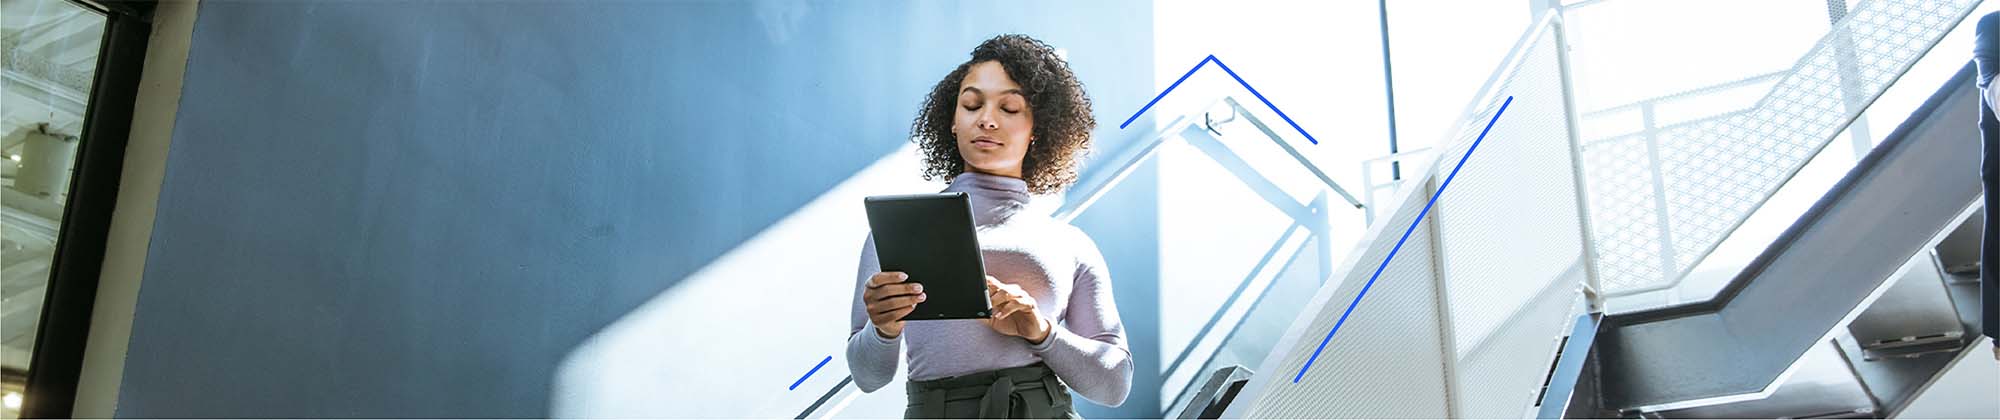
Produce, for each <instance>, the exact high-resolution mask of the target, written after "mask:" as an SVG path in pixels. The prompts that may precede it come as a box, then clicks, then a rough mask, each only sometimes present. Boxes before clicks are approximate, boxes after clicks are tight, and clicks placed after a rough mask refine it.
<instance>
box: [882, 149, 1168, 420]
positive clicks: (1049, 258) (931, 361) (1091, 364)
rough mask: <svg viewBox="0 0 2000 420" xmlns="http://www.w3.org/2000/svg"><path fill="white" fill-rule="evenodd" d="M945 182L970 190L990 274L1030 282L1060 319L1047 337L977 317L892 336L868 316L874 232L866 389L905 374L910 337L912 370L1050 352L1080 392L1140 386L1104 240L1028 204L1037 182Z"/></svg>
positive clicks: (1099, 396)
mask: <svg viewBox="0 0 2000 420" xmlns="http://www.w3.org/2000/svg"><path fill="white" fill-rule="evenodd" d="M945 191H963V192H965V193H966V195H967V196H969V197H970V199H971V200H970V201H971V203H972V216H973V223H974V225H976V226H977V230H978V236H979V246H980V248H981V249H982V254H983V256H984V257H985V260H986V274H987V275H990V276H993V277H995V278H999V279H1000V281H1001V282H1005V283H1011V284H1016V285H1020V286H1021V288H1022V289H1025V290H1027V292H1028V294H1029V295H1031V296H1033V297H1034V298H1035V304H1036V306H1037V308H1036V312H1040V313H1041V316H1043V317H1045V318H1047V319H1048V320H1049V321H1051V322H1052V323H1053V324H1055V325H1056V327H1055V329H1054V330H1053V331H1051V332H1050V333H1049V337H1048V339H1046V340H1043V341H1042V343H1041V344H1040V345H1034V344H1029V343H1028V340H1027V339H1024V338H1020V337H1012V336H1006V335H1001V334H1000V333H998V332H994V331H993V329H992V328H991V327H987V326H986V325H985V324H982V323H980V322H979V320H973V319H958V320H927V321H905V322H904V323H903V334H902V335H900V336H897V337H896V338H895V339H885V338H882V336H881V334H878V333H877V332H876V330H875V325H874V323H873V322H871V321H869V319H868V311H867V309H866V307H865V306H864V305H863V303H862V301H861V291H862V290H864V289H865V288H866V287H867V284H868V278H869V277H871V276H873V275H875V273H877V272H879V271H881V265H880V262H879V261H877V260H876V257H875V240H874V238H873V237H872V236H871V237H870V238H869V239H868V240H867V242H866V243H864V244H863V245H862V249H861V269H860V270H859V271H858V272H857V273H856V275H855V277H856V281H855V288H854V309H853V313H852V317H851V318H850V320H851V321H852V322H851V323H850V325H851V326H852V328H851V329H850V333H851V335H849V336H848V338H847V368H848V370H849V371H851V372H852V373H853V375H854V383H855V385H858V386H860V387H861V390H862V391H863V392H874V391H875V390H876V389H879V388H881V387H882V385H885V384H888V383H889V380H890V379H893V378H895V376H896V364H897V357H896V356H897V354H898V353H899V352H900V350H901V349H902V347H903V346H905V345H908V347H909V359H910V379H911V380H917V381H922V380H930V379H938V378H943V377H949V376H958V375H964V374H968V373H974V372H979V371H986V370H993V369H1002V368H1010V367H1016V366H1024V365H1028V364H1031V363H1034V362H1036V361H1043V362H1047V363H1048V365H1049V368H1050V369H1052V370H1054V371H1055V373H1056V376H1057V377H1059V378H1062V382H1063V383H1064V384H1067V385H1069V387H1070V388H1072V389H1074V390H1075V391H1076V393H1077V394H1080V395H1082V396H1083V397H1084V398H1087V399H1089V400H1091V401H1095V402H1097V403H1099V404H1104V405H1107V406H1117V405H1120V404H1124V402H1125V396H1126V395H1128V394H1129V393H1130V391H1131V390H1132V351H1131V350H1130V349H1129V348H1127V347H1126V345H1125V327H1124V325H1123V324H1121V323H1120V322H1119V320H1118V308H1117V307H1116V305H1115V304H1114V303H1113V302H1112V298H1111V276H1110V273H1109V272H1107V271H1106V269H1105V266H1104V257H1103V256H1102V255H1101V254H1099V253H1098V251H1097V245H1096V244H1095V243H1093V242H1091V240H1090V237H1089V236H1086V235H1084V233H1083V231H1081V230H1078V229H1077V228H1076V227H1075V226H1070V225H1069V224H1066V223H1061V222H1057V221H1056V220H1055V219H1053V218H1050V217H1049V215H1047V214H1035V212H1034V211H1033V210H1030V209H1029V208H1028V205H1027V204H1028V200H1029V195H1028V183H1027V181H1023V180H1021V179H1019V178H1009V177H1004V176H997V175H986V174H978V173H972V172H967V173H965V174H962V175H959V176H958V177H956V178H953V179H952V180H951V185H950V186H948V187H946V188H945Z"/></svg>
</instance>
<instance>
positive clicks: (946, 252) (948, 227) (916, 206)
mask: <svg viewBox="0 0 2000 420" xmlns="http://www.w3.org/2000/svg"><path fill="white" fill-rule="evenodd" d="M864 204H865V205H866V207H867V209H868V227H869V228H870V229H871V230H872V232H871V233H870V234H871V235H873V236H874V238H875V256H876V258H878V259H879V260H880V262H881V264H882V271H885V272H887V271H901V272H903V273H905V274H909V276H910V279H909V281H912V282H917V283H922V284H923V285H924V295H925V300H924V301H923V302H919V303H917V307H916V310H914V311H911V312H910V314H909V315H906V316H904V317H903V320H905V321H909V320H926V319H977V318H986V317H987V314H988V310H989V309H990V308H991V302H988V301H987V296H986V265H985V262H984V260H983V259H982V257H981V256H980V254H979V238H978V235H977V232H976V231H975V230H974V228H973V225H972V206H971V204H970V202H969V201H968V199H967V197H966V195H965V193H963V192H946V193H937V194H911V195H887V196H873V197H868V198H867V199H866V200H864Z"/></svg>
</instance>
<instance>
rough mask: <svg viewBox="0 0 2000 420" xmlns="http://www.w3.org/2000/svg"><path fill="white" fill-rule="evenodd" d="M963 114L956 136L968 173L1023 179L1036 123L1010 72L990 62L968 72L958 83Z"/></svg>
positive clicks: (954, 125)
mask: <svg viewBox="0 0 2000 420" xmlns="http://www.w3.org/2000/svg"><path fill="white" fill-rule="evenodd" d="M957 109H958V111H957V112H956V113H955V116H954V117H953V118H952V122H951V132H952V134H953V135H954V136H956V137H958V154H959V157H962V158H964V159H965V165H966V170H968V171H974V172H980V173H986V174H992V175H1001V176H1010V177H1015V178H1020V177H1021V162H1022V160H1023V159H1025V158H1026V157H1027V156H1028V142H1029V141H1031V140H1033V139H1032V138H1030V134H1029V133H1033V132H1034V130H1035V118H1034V116H1033V115H1034V114H1032V113H1030V112H1028V98H1027V97H1026V96H1022V95H1021V85H1019V84H1016V83H1014V78H1012V77H1008V76H1007V70H1006V68H1004V67H1001V66H1000V62H998V61H987V62H982V63H976V64H973V65H972V68H970V69H967V70H966V72H965V80H963V81H960V82H959V84H958V108H957Z"/></svg>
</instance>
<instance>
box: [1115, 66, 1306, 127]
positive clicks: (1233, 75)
mask: <svg viewBox="0 0 2000 420" xmlns="http://www.w3.org/2000/svg"><path fill="white" fill-rule="evenodd" d="M1211 61H1213V62H1215V66H1216V67H1221V68H1222V71H1223V72H1225V73H1229V78H1231V79H1236V84H1240V85H1243V89H1246V90H1249V91H1250V94H1251V95H1255V96H1256V97H1257V100H1258V101H1260V102H1263V103H1264V106H1267V107H1270V108H1271V111H1272V112H1276V113H1278V118H1283V119H1285V123H1286V124H1291V125H1292V129H1293V130H1299V134H1302V135H1305V136H1306V140H1308V141H1311V142H1312V143H1313V144H1319V139H1318V138H1314V137H1313V135H1312V133H1307V132H1306V129H1304V128H1300V127H1299V123H1297V122H1294V121H1292V117H1291V116H1290V115H1285V111H1282V110H1279V109H1278V106H1277V105H1272V104H1271V100H1270V99H1265V98H1264V94H1263V93H1261V92H1258V91H1257V88H1254V87H1250V82H1245V81H1243V77H1242V76H1237V75H1236V71H1235V70H1230V69H1229V65H1227V64H1222V60H1221V59H1218V58H1215V55H1214V54H1210V55H1209V56H1208V57H1207V58H1203V59H1201V62H1199V63H1195V64H1194V68H1191V69H1188V71H1187V73H1186V74H1182V75H1181V78H1180V79H1177V80H1174V84H1171V85H1167V90H1163V91H1160V94H1159V95H1158V96H1154V97H1153V100H1152V101H1151V102H1146V106H1143V107H1140V108H1139V112H1134V113H1132V117H1131V118H1126V119H1125V122H1124V123H1122V124H1118V128H1121V129H1122V128H1125V126H1128V125H1132V121H1133V120H1137V119H1139V115H1141V114H1145V113H1146V110H1149V109H1153V104H1157V103H1160V98H1165V97H1167V93H1168V92H1173V91H1174V88H1177V87H1180V86H1181V82H1185V81H1187V79H1188V76H1193V75H1194V72H1195V70H1201V66H1204V65H1208V63H1209V62H1211Z"/></svg>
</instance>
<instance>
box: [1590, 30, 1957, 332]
mask: <svg viewBox="0 0 2000 420" xmlns="http://www.w3.org/2000/svg"><path fill="white" fill-rule="evenodd" d="M1977 3H1978V1H1977V0H1878V1H1872V2H1865V3H1863V4H1862V5H1861V6H1860V8H1859V9H1858V10H1855V11H1854V12H1853V13H1852V14H1849V15H1848V17H1847V19H1845V20H1843V21H1841V23H1840V24H1839V25H1837V26H1835V27H1834V28H1833V31H1832V32H1831V33H1829V34H1828V35H1827V36H1826V37H1824V38H1822V39H1821V40H1820V43H1819V44H1818V45H1817V46H1815V47H1814V48H1813V49H1812V51H1811V52H1809V53H1807V54H1806V56H1805V57H1804V58H1803V59H1801V60H1799V62H1798V64H1797V65H1796V66H1794V67H1793V69H1792V71H1791V72H1790V74H1787V75H1786V76H1784V77H1783V78H1781V79H1780V80H1779V81H1778V82H1777V83H1776V85H1775V86H1773V87H1772V89H1771V92H1770V93H1769V94H1768V95H1766V96H1765V97H1764V98H1763V99H1762V100H1761V101H1759V103H1758V105H1757V106H1756V107H1755V108H1752V109H1751V110H1749V111H1748V112H1744V113H1740V114H1735V115H1730V116H1727V117H1724V118H1717V119H1712V120H1708V121H1703V122H1701V123H1698V124H1692V125H1686V126H1681V127H1675V128H1669V129H1665V130H1662V131H1660V132H1659V133H1658V135H1657V138H1656V141H1657V144H1656V145H1652V146H1653V147H1657V151H1656V154H1655V153H1647V152H1646V151H1647V149H1646V148H1647V147H1648V146H1649V145H1648V144H1646V143H1645V140H1644V139H1643V138H1633V139H1627V140H1617V141H1606V142H1594V143H1591V144H1587V145H1586V146H1585V147H1584V153H1585V154H1586V155H1587V156H1588V157H1587V158H1586V161H1588V162H1589V167H1588V172H1589V177H1590V184H1591V185H1592V186H1591V193H1592V195H1591V196H1590V205H1591V223H1592V226H1593V228H1595V229H1596V232H1595V233H1596V246H1597V250H1598V251H1597V254H1598V257H1599V260H1598V264H1599V265H1598V274H1599V276H1600V281H1601V282H1602V284H1603V287H1604V288H1605V291H1606V292H1607V294H1613V295H1617V294H1630V293H1635V292H1641V291H1646V290H1653V289H1658V288H1662V287H1668V286H1671V285H1673V284H1674V283H1676V282H1677V281H1678V280H1679V279H1680V278H1681V277H1682V276H1683V275H1684V274H1685V273H1686V272H1687V271H1689V270H1690V269H1692V268H1693V266H1694V265H1695V264H1696V263H1698V262H1699V261H1700V260H1701V258H1703V257H1705V256H1707V255H1708V253H1709V252H1711V251H1713V250H1714V248H1715V246H1716V245H1717V244H1719V243H1720V242H1721V241H1722V240H1723V239H1724V238H1725V237H1727V236H1728V235H1729V233H1731V232H1733V231H1734V230H1735V229H1736V227H1737V226H1738V225H1740V224H1741V223H1742V222H1743V220H1745V219H1746V218H1747V217H1749V215H1750V213H1751V212H1752V211H1753V210H1756V208H1757V207H1758V206H1759V205H1761V204H1762V203H1763V201H1764V200H1765V199H1767V198H1769V197H1770V195H1771V194H1772V193H1773V192H1775V191H1776V190H1777V188H1778V187H1779V186H1780V185H1782V184H1783V183H1784V182H1785V181H1786V180H1788V179H1790V177H1791V176H1792V174H1793V173H1795V172H1797V171H1798V169H1799V168H1800V167H1802V166H1804V165H1805V163H1806V161H1807V160H1808V159H1810V158H1811V157H1812V156H1813V154H1815V153H1818V151H1819V150H1820V149H1821V148H1822V147H1824V146H1825V145H1826V144H1827V142H1828V141H1831V140H1832V139H1833V137H1834V136H1835V135H1837V134H1839V132H1840V131H1841V130H1842V129H1843V128H1845V127H1846V126H1847V124H1848V123H1849V122H1850V121H1852V120H1853V119H1854V117H1855V116H1856V115H1857V114H1859V112H1860V110H1861V109H1862V108H1865V107H1863V106H1854V107H1849V106H1848V105H1847V104H1868V103H1870V102H1872V101H1874V99H1875V98H1876V97H1877V96H1879V95H1881V93H1882V92H1883V90H1885V89H1886V88H1887V87H1888V85H1889V84H1890V83H1891V82H1893V81H1894V80H1895V78H1896V77H1898V76H1900V75H1901V74H1902V73H1903V72H1904V70H1906V69H1908V68H1909V66H1910V65H1911V64H1912V63H1914V62H1915V61H1916V59H1917V58H1919V57H1920V56H1922V55H1923V53H1924V52H1925V51H1928V50H1929V49H1930V47H1931V46H1932V45H1934V44H1936V42H1937V41H1938V39H1940V38H1941V37H1943V36H1944V34H1945V32H1947V31H1949V30H1950V29H1951V27H1952V25H1953V24H1955V23H1957V22H1958V21H1959V20H1960V19H1962V18H1963V17H1964V16H1965V14H1966V13H1967V12H1968V11H1969V10H1971V7H1972V6H1974V5H1976V4H1977ZM1841 43H1850V44H1851V45H1852V46H1853V47H1852V48H1837V47H1836V46H1837V45H1839V44H1841ZM1843 50H1845V51H1843ZM1842 54H1847V55H1849V56H1851V57H1852V60H1853V61H1852V65H1849V66H1847V68H1846V69H1843V68H1842V66H1841V64H1840V63H1839V61H1838V60H1837V59H1838V56H1839V55H1842ZM1842 86H1847V87H1848V89H1843V88H1842ZM1634 143H1637V145H1636V146H1635V145H1634ZM1635 147H1636V148H1637V150H1638V151H1639V152H1635V150H1634V149H1635ZM1656 171H1657V172H1656ZM1655 176H1657V177H1658V183H1657V184H1652V183H1653V180H1654V177H1655ZM1649 184H1651V185H1649ZM1654 185H1658V186H1660V187H1659V188H1655V187H1654ZM1649 216H1650V217H1649ZM1662 223H1664V226H1661V225H1660V224H1662ZM1663 227H1664V229H1665V232H1661V231H1660V230H1661V229H1662V228H1663Z"/></svg>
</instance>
